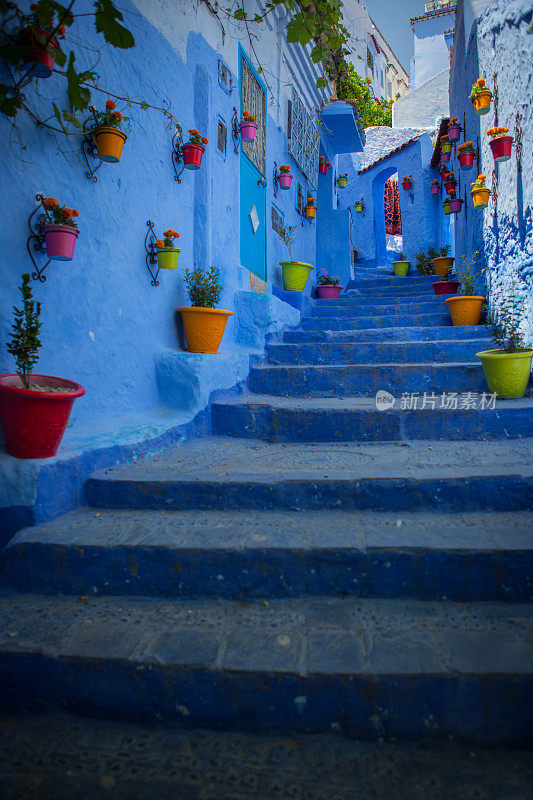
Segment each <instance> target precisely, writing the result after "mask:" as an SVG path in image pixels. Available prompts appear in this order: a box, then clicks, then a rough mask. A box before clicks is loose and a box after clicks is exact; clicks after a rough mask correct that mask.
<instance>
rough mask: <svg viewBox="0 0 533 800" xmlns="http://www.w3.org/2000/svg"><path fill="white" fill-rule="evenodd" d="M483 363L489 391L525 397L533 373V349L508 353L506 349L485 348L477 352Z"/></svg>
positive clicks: (513, 396)
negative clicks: (532, 366) (532, 364)
mask: <svg viewBox="0 0 533 800" xmlns="http://www.w3.org/2000/svg"><path fill="white" fill-rule="evenodd" d="M476 358H479V359H480V361H481V363H482V364H483V372H484V373H485V378H486V380H487V384H488V386H489V391H490V392H491V393H492V394H494V392H495V393H496V394H497V395H498V397H506V398H511V399H512V398H515V397H523V396H524V395H525V393H526V389H527V384H528V381H529V376H530V374H531V359H532V358H533V350H523V351H522V352H520V353H506V352H505V350H483V351H482V352H481V353H476Z"/></svg>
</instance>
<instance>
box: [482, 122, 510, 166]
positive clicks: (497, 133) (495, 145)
mask: <svg viewBox="0 0 533 800" xmlns="http://www.w3.org/2000/svg"><path fill="white" fill-rule="evenodd" d="M507 133H509V128H501V127H499V126H498V127H496V128H489V129H488V131H487V136H492V139H491V140H490V142H489V144H490V149H491V150H492V155H493V156H494V161H495V163H498V162H499V161H509V159H510V158H511V150H512V147H513V137H512V136H507V135H506V134H507Z"/></svg>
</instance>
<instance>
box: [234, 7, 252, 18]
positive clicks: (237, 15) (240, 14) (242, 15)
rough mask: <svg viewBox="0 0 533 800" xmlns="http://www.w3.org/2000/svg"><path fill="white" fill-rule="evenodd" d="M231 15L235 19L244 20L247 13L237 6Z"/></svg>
mask: <svg viewBox="0 0 533 800" xmlns="http://www.w3.org/2000/svg"><path fill="white" fill-rule="evenodd" d="M233 16H234V18H235V19H239V20H244V19H246V18H247V16H248V15H247V13H246V11H243V9H242V8H238V9H237V11H236V12H235V13H234V15H233Z"/></svg>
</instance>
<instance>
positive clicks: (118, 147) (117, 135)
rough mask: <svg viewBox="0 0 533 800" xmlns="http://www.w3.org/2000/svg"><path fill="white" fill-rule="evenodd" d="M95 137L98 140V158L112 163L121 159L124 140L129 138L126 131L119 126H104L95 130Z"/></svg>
mask: <svg viewBox="0 0 533 800" xmlns="http://www.w3.org/2000/svg"><path fill="white" fill-rule="evenodd" d="M94 138H95V140H96V147H97V150H98V158H99V159H100V160H101V161H108V162H110V163H112V164H116V163H117V161H120V156H121V155H122V148H123V147H124V142H125V141H126V139H127V138H128V137H127V136H126V134H125V133H123V132H122V131H121V130H119V129H118V128H112V127H107V126H103V127H102V128H97V129H96V130H95V131H94Z"/></svg>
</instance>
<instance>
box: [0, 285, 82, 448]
mask: <svg viewBox="0 0 533 800" xmlns="http://www.w3.org/2000/svg"><path fill="white" fill-rule="evenodd" d="M19 291H20V293H21V295H22V308H16V307H14V308H13V310H14V312H15V322H14V323H13V325H12V331H11V339H10V340H9V342H8V343H7V350H8V352H9V353H11V355H12V356H13V358H14V359H15V364H16V369H17V371H16V373H8V374H6V375H0V420H1V422H2V429H3V431H4V439H5V443H6V450H7V452H8V453H9V455H11V456H15V457H16V458H51V457H52V456H55V454H56V453H57V448H58V447H59V444H60V442H61V439H62V438H63V434H64V432H65V428H66V427H67V422H68V419H69V416H70V411H71V409H72V406H73V404H74V400H75V399H76V398H77V397H81V396H82V395H84V394H85V389H84V388H83V386H81V384H79V383H76V382H75V381H69V380H66V379H65V378H56V377H55V376H52V375H36V374H35V373H34V372H33V371H32V370H33V367H34V366H35V364H36V363H37V361H38V360H39V356H38V352H39V349H40V347H41V340H40V338H39V334H40V330H41V327H42V322H41V321H40V319H39V317H40V314H41V304H40V303H38V302H36V301H35V300H34V299H33V294H32V290H31V286H30V276H29V275H28V274H25V275H23V276H22V284H21V286H20V287H19Z"/></svg>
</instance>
